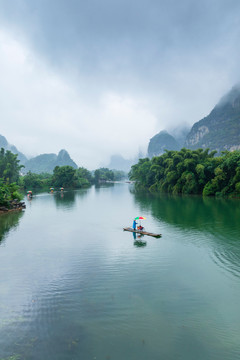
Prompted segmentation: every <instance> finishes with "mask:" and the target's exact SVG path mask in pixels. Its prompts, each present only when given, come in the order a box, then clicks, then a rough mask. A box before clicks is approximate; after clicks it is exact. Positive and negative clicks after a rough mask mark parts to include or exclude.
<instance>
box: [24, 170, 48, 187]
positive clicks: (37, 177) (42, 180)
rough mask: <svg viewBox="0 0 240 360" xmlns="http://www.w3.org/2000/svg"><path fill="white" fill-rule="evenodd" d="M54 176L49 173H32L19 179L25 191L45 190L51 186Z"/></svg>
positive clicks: (29, 172)
mask: <svg viewBox="0 0 240 360" xmlns="http://www.w3.org/2000/svg"><path fill="white" fill-rule="evenodd" d="M51 180H52V175H51V174H48V173H42V174H35V173H32V172H31V171H28V173H27V174H26V175H24V176H22V177H21V178H20V179H19V185H20V186H21V187H23V188H24V189H32V188H33V189H44V188H48V187H49V186H51Z"/></svg>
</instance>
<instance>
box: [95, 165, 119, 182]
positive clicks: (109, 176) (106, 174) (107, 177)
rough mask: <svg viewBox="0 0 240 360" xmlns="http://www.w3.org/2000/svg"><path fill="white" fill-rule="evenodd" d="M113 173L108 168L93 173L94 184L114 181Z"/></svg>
mask: <svg viewBox="0 0 240 360" xmlns="http://www.w3.org/2000/svg"><path fill="white" fill-rule="evenodd" d="M114 180H115V179H114V172H113V170H109V169H108V168H100V169H97V170H95V171H94V182H95V183H99V182H105V181H114Z"/></svg>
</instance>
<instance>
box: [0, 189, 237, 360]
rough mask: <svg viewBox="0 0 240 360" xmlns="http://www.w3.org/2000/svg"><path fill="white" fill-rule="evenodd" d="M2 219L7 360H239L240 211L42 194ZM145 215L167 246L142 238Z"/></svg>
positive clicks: (2, 351) (1, 326) (154, 199)
mask: <svg viewBox="0 0 240 360" xmlns="http://www.w3.org/2000/svg"><path fill="white" fill-rule="evenodd" d="M26 203H27V208H26V210H25V211H24V212H21V213H12V214H7V215H2V216H1V217H0V264H1V277H0V359H1V360H43V359H44V360H79V359H82V360H93V359H97V360H123V359H125V360H147V359H149V360H161V359H163V360H176V359H182V360H193V359H194V360H203V359H204V360H210V359H211V360H214V359H216V360H226V359H227V360H237V359H239V358H240V306H239V299H240V202H239V200H224V199H213V198H207V199H203V198H201V197H197V196H196V197H194V196H193V197H180V196H175V197H174V196H167V195H164V196H163V195H162V196H160V195H159V196H156V195H149V194H135V193H134V191H133V189H132V188H131V186H129V185H128V184H115V185H108V186H107V185H106V186H102V187H98V188H97V187H96V188H95V187H92V188H90V189H87V190H79V191H69V192H65V193H63V194H59V193H56V194H48V193H42V194H39V195H36V196H35V197H33V199H32V200H31V201H27V200H26ZM136 216H145V217H146V220H145V221H142V224H143V225H144V226H145V228H146V230H149V231H151V232H155V233H161V234H162V237H161V238H159V239H157V238H153V237H147V236H144V237H143V238H141V239H139V238H138V237H137V238H136V239H135V238H134V236H133V234H132V233H130V232H124V231H123V230H122V229H123V227H124V226H131V225H132V219H133V218H134V217H136Z"/></svg>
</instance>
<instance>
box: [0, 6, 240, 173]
mask: <svg viewBox="0 0 240 360" xmlns="http://www.w3.org/2000/svg"><path fill="white" fill-rule="evenodd" d="M239 39H240V1H239V0H181V1H179V0H148V1H147V0H121V1H116V0H115V1H114V0H88V1H83V0H0V111H1V127H0V134H2V135H4V136H5V137H6V138H7V140H8V141H9V142H10V143H12V144H14V145H16V146H17V148H18V149H19V150H20V151H22V152H24V153H25V154H26V155H29V156H31V155H38V154H41V153H51V152H54V153H58V151H59V150H60V149H62V148H64V149H66V150H68V152H69V153H70V156H71V157H72V158H73V160H74V161H76V162H77V164H78V165H79V166H85V167H87V168H89V169H93V168H96V167H98V166H99V165H100V164H101V165H102V164H107V163H108V160H109V157H110V155H112V154H121V155H122V156H124V157H126V158H131V157H133V156H135V155H136V154H137V153H138V151H139V149H141V150H146V148H147V145H148V142H149V139H150V138H151V137H152V136H153V135H155V134H156V133H158V132H159V131H160V130H163V129H171V128H174V127H176V126H178V125H180V124H185V123H186V124H189V125H193V123H194V122H196V121H198V120H200V119H201V118H202V117H204V116H206V115H207V114H208V113H209V112H210V111H211V109H212V108H213V107H214V105H215V104H216V103H217V102H218V100H219V99H220V98H221V97H222V95H224V94H225V93H226V92H228V91H229V90H230V89H231V87H232V86H233V85H234V84H236V83H237V82H239V80H240V66H239V64H240V41H239Z"/></svg>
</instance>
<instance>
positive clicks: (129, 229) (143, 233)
mask: <svg viewBox="0 0 240 360" xmlns="http://www.w3.org/2000/svg"><path fill="white" fill-rule="evenodd" d="M123 230H124V231H130V232H134V233H137V234H142V235H148V236H153V237H155V238H160V237H161V236H162V234H153V233H150V232H148V231H144V230H134V229H133V228H131V227H126V228H123Z"/></svg>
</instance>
